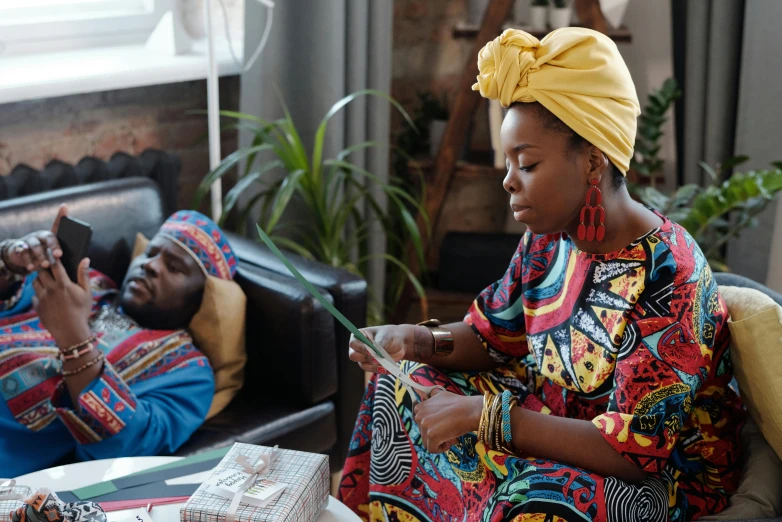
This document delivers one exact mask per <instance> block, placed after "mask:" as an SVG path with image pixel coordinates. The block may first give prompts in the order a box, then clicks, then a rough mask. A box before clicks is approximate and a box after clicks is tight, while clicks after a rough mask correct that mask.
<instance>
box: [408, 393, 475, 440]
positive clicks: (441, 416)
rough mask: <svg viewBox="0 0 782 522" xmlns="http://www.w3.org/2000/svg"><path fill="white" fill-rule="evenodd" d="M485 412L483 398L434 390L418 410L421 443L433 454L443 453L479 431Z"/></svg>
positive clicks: (417, 422)
mask: <svg viewBox="0 0 782 522" xmlns="http://www.w3.org/2000/svg"><path fill="white" fill-rule="evenodd" d="M482 411H483V396H482V395H475V396H465V395H457V394H455V393H451V392H447V391H442V390H440V389H435V390H432V394H431V395H430V396H429V398H428V399H426V400H425V401H423V402H420V403H418V404H416V406H415V409H414V414H415V422H416V424H418V429H419V430H420V431H421V440H422V441H423V444H424V447H425V448H426V450H427V451H428V452H429V453H443V452H445V451H447V450H448V449H449V448H450V447H451V446H453V445H454V444H456V443H457V442H458V439H459V437H461V436H462V435H464V434H466V433H470V432H472V431H478V424H479V423H480V420H481V412H482Z"/></svg>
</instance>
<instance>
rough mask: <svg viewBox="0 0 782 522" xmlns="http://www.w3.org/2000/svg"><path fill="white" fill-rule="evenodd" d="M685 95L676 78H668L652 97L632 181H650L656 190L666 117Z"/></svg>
mask: <svg viewBox="0 0 782 522" xmlns="http://www.w3.org/2000/svg"><path fill="white" fill-rule="evenodd" d="M681 95H682V92H681V90H680V89H679V86H678V85H677V84H676V80H674V79H673V78H668V79H667V80H665V82H663V85H662V87H661V88H659V89H657V90H655V91H652V92H651V93H650V94H649V98H648V100H649V101H648V102H647V104H646V107H645V108H644V110H643V112H642V113H641V116H640V117H639V118H638V131H637V132H636V134H635V145H634V149H633V150H634V152H633V158H632V159H631V160H630V169H631V171H630V172H629V173H628V179H630V180H632V181H634V182H637V183H644V184H645V183H646V182H647V181H648V182H649V184H650V185H651V186H652V187H654V186H655V185H656V182H657V176H658V175H659V174H660V173H661V172H662V169H663V160H662V158H660V156H659V153H660V138H661V137H662V135H663V131H662V126H663V125H664V124H665V121H666V120H667V116H666V114H667V113H668V111H669V110H670V108H671V106H672V105H673V103H674V102H675V101H676V100H677V99H679V97H680V96H681Z"/></svg>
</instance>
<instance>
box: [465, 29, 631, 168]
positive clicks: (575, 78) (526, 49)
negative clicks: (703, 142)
mask: <svg viewBox="0 0 782 522" xmlns="http://www.w3.org/2000/svg"><path fill="white" fill-rule="evenodd" d="M478 71H479V74H478V83H476V84H475V85H473V87H472V88H473V90H474V91H480V92H481V96H484V97H486V98H489V99H492V100H499V102H500V103H501V104H502V106H503V107H509V106H510V105H511V104H512V103H513V102H525V103H529V102H534V101H537V102H540V104H541V105H543V106H544V107H545V108H546V109H548V110H549V111H551V112H552V113H554V115H555V116H556V117H557V118H559V119H560V120H562V121H563V122H564V123H565V124H566V125H567V126H568V127H570V128H571V129H573V130H574V131H575V132H576V133H578V134H579V135H580V136H581V137H582V138H584V139H585V140H587V141H588V142H589V143H591V144H592V145H594V146H596V147H597V148H599V149H600V150H602V151H603V152H604V153H605V154H606V155H607V156H608V158H609V159H610V160H611V161H612V162H613V163H614V165H616V167H617V168H618V169H619V170H620V171H621V172H622V174H626V173H627V169H628V168H629V166H630V158H631V157H632V155H633V144H634V143H635V130H636V119H637V118H638V115H639V114H640V113H641V110H640V107H639V105H638V96H637V95H636V93H635V85H633V79H632V78H630V71H628V70H627V66H626V65H625V62H624V60H623V59H622V56H621V55H620V54H619V51H618V50H617V48H616V44H614V42H613V41H612V40H611V39H610V38H608V37H607V36H605V35H604V34H602V33H599V32H597V31H592V30H591V29H583V28H579V27H567V28H564V29H557V30H556V31H552V32H551V33H549V34H548V35H546V37H545V38H543V40H540V41H539V40H538V39H537V38H535V37H534V36H532V35H531V34H529V33H525V32H524V31H519V30H518V29H508V30H506V31H505V32H503V33H502V35H500V36H498V37H497V38H495V39H494V40H493V41H491V42H489V43H487V44H486V45H485V46H484V47H483V49H481V52H480V53H479V54H478Z"/></svg>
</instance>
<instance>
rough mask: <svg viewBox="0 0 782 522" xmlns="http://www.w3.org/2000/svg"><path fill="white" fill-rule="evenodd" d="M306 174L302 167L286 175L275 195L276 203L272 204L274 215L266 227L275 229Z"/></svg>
mask: <svg viewBox="0 0 782 522" xmlns="http://www.w3.org/2000/svg"><path fill="white" fill-rule="evenodd" d="M305 174H306V171H304V170H303V169H300V170H297V171H295V172H291V173H290V174H288V175H287V176H286V177H285V180H284V181H283V182H282V186H280V190H279V192H277V195H276V196H275V197H274V203H273V204H272V215H271V217H270V218H269V222H268V223H267V224H266V228H268V229H269V230H274V226H275V225H276V224H277V222H278V221H279V220H280V218H281V217H282V213H283V212H285V209H286V208H287V207H288V203H289V202H290V200H291V198H292V197H293V194H294V192H296V190H298V189H299V188H300V187H299V180H300V179H301V177H302V176H304V175H305Z"/></svg>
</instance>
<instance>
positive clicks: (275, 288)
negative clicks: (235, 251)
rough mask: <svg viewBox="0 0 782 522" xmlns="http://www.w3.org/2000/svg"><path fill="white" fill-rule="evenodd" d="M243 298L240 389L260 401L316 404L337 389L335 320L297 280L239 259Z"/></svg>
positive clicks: (237, 276) (238, 274)
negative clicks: (244, 356)
mask: <svg viewBox="0 0 782 522" xmlns="http://www.w3.org/2000/svg"><path fill="white" fill-rule="evenodd" d="M236 281H237V283H239V285H240V286H241V287H242V290H244V293H245V295H246V296H247V327H246V334H247V339H246V347H247V365H246V367H245V378H244V382H245V384H244V389H243V390H242V395H244V396H247V395H252V396H253V397H254V400H255V401H256V402H258V403H263V402H267V401H268V402H269V403H273V404H276V403H289V404H296V405H301V406H308V405H312V404H317V403H318V402H321V401H323V400H325V399H327V398H328V397H331V396H332V395H334V394H335V393H336V392H337V382H338V381H337V361H336V357H335V354H334V344H335V340H334V321H333V319H332V317H331V314H329V312H328V311H327V310H326V309H325V308H324V307H323V305H321V304H320V302H319V301H317V300H316V299H315V298H313V297H312V296H311V295H310V294H309V293H308V292H307V290H306V289H305V288H304V287H303V286H301V285H300V284H299V283H298V282H297V281H295V280H292V279H290V278H288V277H284V276H281V275H279V274H275V273H274V272H270V271H268V270H265V269H263V268H260V267H256V266H252V265H248V264H246V263H241V264H240V266H239V269H238V271H237V275H236Z"/></svg>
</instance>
